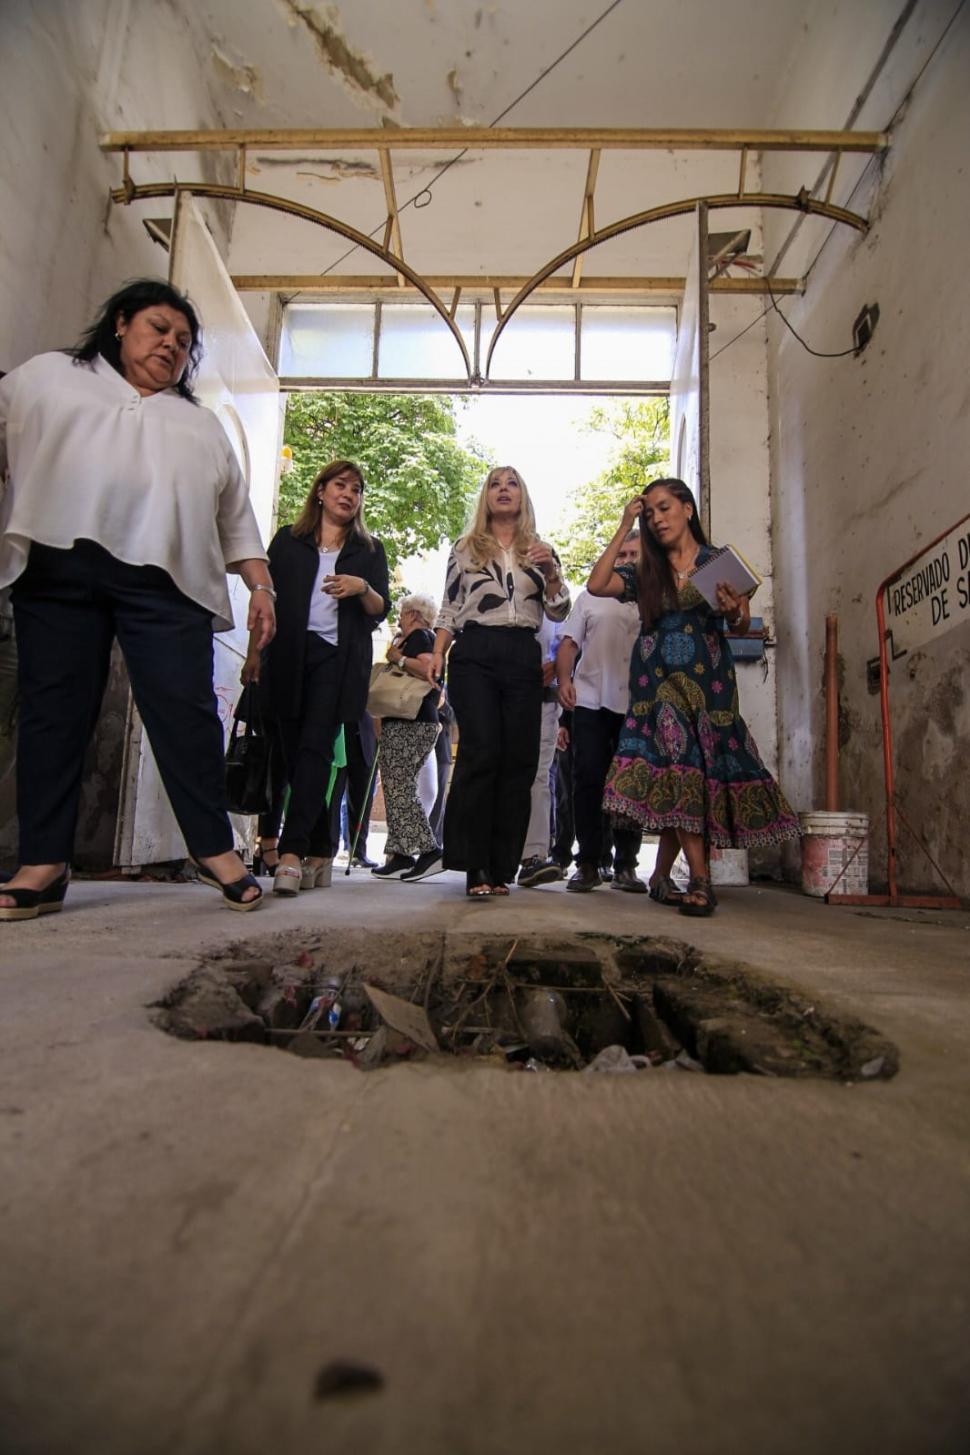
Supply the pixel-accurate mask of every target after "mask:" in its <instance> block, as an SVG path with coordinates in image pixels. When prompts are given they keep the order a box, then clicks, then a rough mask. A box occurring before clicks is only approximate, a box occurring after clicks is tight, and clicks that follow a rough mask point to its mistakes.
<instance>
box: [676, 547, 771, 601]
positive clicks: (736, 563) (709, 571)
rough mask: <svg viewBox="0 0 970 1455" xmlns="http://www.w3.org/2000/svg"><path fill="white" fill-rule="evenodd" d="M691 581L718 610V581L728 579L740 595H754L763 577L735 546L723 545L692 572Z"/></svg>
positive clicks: (729, 583)
mask: <svg viewBox="0 0 970 1455" xmlns="http://www.w3.org/2000/svg"><path fill="white" fill-rule="evenodd" d="M689 579H690V582H691V584H692V585H693V586H696V587H697V589H698V591H699V592H700V593H701V595H702V596H703V598H704V600H705V601H706V602H708V603H709V604H710V605H711V606H713V607H714V609H715V610H717V587H718V582H720V581H726V582H727V583H728V585H729V586H731V587H733V589H734V590H735V591H736V592H737V593H738V595H739V596H753V595H754V593H755V592H756V591H757V589H758V587H759V586H760V585H761V577H760V576H759V575H758V573H757V571H753V570H752V569H751V567H750V566H749V565H748V563H747V561H746V560H745V559H744V557H743V556H742V555H741V552H740V551H737V550H735V548H734V546H722V547H721V548H720V550H718V551H715V552H714V554H713V555H711V556H709V557H708V558H707V560H706V561H705V562H704V564H703V566H695V567H694V569H693V571H691V573H690V578H689Z"/></svg>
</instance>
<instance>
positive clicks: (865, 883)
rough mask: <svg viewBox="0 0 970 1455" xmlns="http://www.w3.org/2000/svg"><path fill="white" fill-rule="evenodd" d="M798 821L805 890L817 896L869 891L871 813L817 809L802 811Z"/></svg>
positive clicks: (817, 897) (803, 889) (805, 892)
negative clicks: (800, 831) (834, 811)
mask: <svg viewBox="0 0 970 1455" xmlns="http://www.w3.org/2000/svg"><path fill="white" fill-rule="evenodd" d="M798 821H799V824H800V826H801V830H802V892H803V893H804V894H811V895H813V896H814V897H815V898H816V899H821V898H823V897H824V896H825V895H826V894H829V893H834V894H868V893H869V815H868V814H865V813H826V812H823V811H822V810H818V811H816V812H814V813H800V814H799V815H798ZM843 870H845V873H843V872H842V871H843Z"/></svg>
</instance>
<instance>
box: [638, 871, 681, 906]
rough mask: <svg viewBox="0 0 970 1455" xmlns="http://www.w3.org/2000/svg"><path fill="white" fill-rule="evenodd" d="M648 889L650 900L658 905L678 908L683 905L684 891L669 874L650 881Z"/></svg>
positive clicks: (659, 875) (660, 875)
mask: <svg viewBox="0 0 970 1455" xmlns="http://www.w3.org/2000/svg"><path fill="white" fill-rule="evenodd" d="M647 889H648V893H649V895H650V898H651V899H652V900H654V901H655V902H656V903H657V904H670V905H674V906H675V907H676V906H677V905H678V904H682V903H683V899H684V891H683V890H682V889H678V888H677V886H676V884H675V883H674V881H673V880H672V879H671V877H670V875H669V874H658V875H657V876H656V877H655V878H654V879H651V880H650V883H649V885H648V886H647Z"/></svg>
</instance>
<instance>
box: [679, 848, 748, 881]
mask: <svg viewBox="0 0 970 1455" xmlns="http://www.w3.org/2000/svg"><path fill="white" fill-rule="evenodd" d="M670 877H671V879H672V880H673V881H674V883H675V884H676V885H678V887H679V888H681V889H686V888H687V883H688V880H689V879H690V871H689V869H688V868H687V860H686V859H685V858H684V856H683V854H678V855H677V858H676V860H675V861H674V867H673V868H672V869H671V871H670ZM711 883H712V884H735V885H737V884H749V883H750V879H749V877H748V851H747V849H711Z"/></svg>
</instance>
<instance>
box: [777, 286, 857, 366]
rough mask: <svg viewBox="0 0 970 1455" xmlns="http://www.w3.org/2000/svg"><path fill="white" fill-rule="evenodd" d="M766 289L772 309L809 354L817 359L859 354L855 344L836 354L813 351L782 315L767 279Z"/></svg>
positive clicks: (820, 350)
mask: <svg viewBox="0 0 970 1455" xmlns="http://www.w3.org/2000/svg"><path fill="white" fill-rule="evenodd" d="M765 287H766V288H767V289H768V297H769V298H770V299H771V304H770V307H771V308H773V309H774V310H775V312H776V313H777V315H778V317H779V318H780V319H781V321H782V323H783V324H784V325H785V327H786V328H787V329H788V330H789V332H790V333H792V334H793V335H794V336H795V338H797V339H798V342H799V343H800V344H801V346H802V348H803V349H805V350H806V352H807V353H810V354H813V355H814V356H815V358H816V359H844V358H846V357H847V355H849V354H855V353H858V349H857V348H856V346H855V344H853V345H852V347H851V349H838V350H837V351H836V352H835V353H831V354H830V353H826V352H825V351H824V350H822V349H813V348H812V346H811V344H807V343H806V342H805V340H804V339H803V338H802V336H801V334H800V333H799V332H798V330H797V329H796V328H795V326H794V324H793V323H790V322H789V320H788V319H787V318H786V317H785V315H784V314H783V313H782V311H781V309H780V308H779V307H778V299H777V298H776V297H775V295H774V293H772V291H771V284H770V283H769V282H768V279H767V278H766V279H765ZM767 312H768V309H767V308H766V309H765V313H767Z"/></svg>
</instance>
